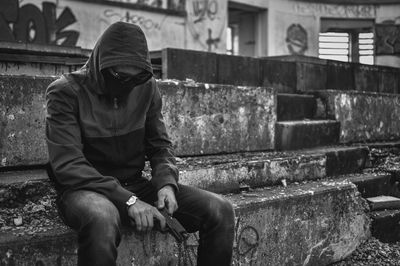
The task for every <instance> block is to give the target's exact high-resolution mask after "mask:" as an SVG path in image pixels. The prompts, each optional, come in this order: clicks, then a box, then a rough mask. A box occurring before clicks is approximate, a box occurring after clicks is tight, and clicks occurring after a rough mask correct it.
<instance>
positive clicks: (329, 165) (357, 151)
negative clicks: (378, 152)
mask: <svg viewBox="0 0 400 266" xmlns="http://www.w3.org/2000/svg"><path fill="white" fill-rule="evenodd" d="M368 155H369V149H368V147H349V148H339V149H331V150H329V151H327V153H326V156H327V160H326V174H327V175H328V176H333V175H344V174H351V173H357V172H361V171H362V170H363V169H364V168H365V165H366V163H367V162H368Z"/></svg>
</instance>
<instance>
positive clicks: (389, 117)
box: [318, 91, 400, 143]
mask: <svg viewBox="0 0 400 266" xmlns="http://www.w3.org/2000/svg"><path fill="white" fill-rule="evenodd" d="M318 95H319V96H320V97H321V98H322V99H323V101H324V102H325V104H326V106H327V110H326V114H327V116H328V117H331V118H333V119H336V120H337V121H339V122H340V127H341V131H340V142H343V143H348V142H365V141H375V140H391V139H398V138H400V120H399V117H400V96H399V95H397V94H377V93H367V92H354V91H348V92H343V91H320V92H319V93H318Z"/></svg>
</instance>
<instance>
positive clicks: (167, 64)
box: [161, 48, 218, 83]
mask: <svg viewBox="0 0 400 266" xmlns="http://www.w3.org/2000/svg"><path fill="white" fill-rule="evenodd" d="M217 58H218V55H217V54H216V53H206V52H201V51H192V50H184V49H174V48H167V49H164V50H162V62H161V63H162V78H163V79H178V80H186V79H192V80H194V81H197V82H205V83H217V82H218V68H217V60H218V59H217Z"/></svg>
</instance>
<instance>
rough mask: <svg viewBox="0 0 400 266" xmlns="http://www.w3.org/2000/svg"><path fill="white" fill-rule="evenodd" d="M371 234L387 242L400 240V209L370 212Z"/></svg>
mask: <svg viewBox="0 0 400 266" xmlns="http://www.w3.org/2000/svg"><path fill="white" fill-rule="evenodd" d="M370 216H371V220H372V221H371V234H372V236H373V237H375V238H377V239H379V240H380V241H382V242H386V243H395V242H398V241H400V210H383V211H374V212H371V213H370Z"/></svg>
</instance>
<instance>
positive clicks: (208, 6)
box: [193, 0, 218, 23]
mask: <svg viewBox="0 0 400 266" xmlns="http://www.w3.org/2000/svg"><path fill="white" fill-rule="evenodd" d="M217 13H218V2H217V1H215V0H211V1H210V0H197V1H193V14H194V15H195V17H196V18H195V20H194V23H198V22H200V21H202V20H204V19H205V18H206V17H207V18H208V19H209V20H214V19H215V16H216V14H217Z"/></svg>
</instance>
